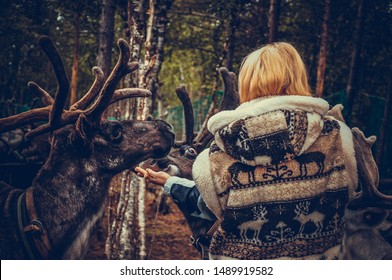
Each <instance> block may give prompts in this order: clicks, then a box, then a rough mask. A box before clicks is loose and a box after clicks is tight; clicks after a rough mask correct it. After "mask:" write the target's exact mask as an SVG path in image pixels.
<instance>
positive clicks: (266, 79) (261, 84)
mask: <svg viewBox="0 0 392 280" xmlns="http://www.w3.org/2000/svg"><path fill="white" fill-rule="evenodd" d="M238 85H239V94H240V101H241V103H243V102H246V101H249V100H252V99H255V98H258V97H263V96H274V95H306V96H310V95H311V92H310V87H309V83H308V75H307V72H306V69H305V65H304V63H303V61H302V59H301V57H300V56H299V54H298V52H297V50H296V49H295V48H294V47H293V46H292V45H290V44H288V43H272V44H268V45H266V46H264V47H262V48H260V49H258V50H256V51H254V52H252V53H251V54H249V55H248V56H247V57H246V58H245V59H244V60H243V62H242V65H241V70H240V73H239V77H238Z"/></svg>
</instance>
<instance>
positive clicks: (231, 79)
mask: <svg viewBox="0 0 392 280" xmlns="http://www.w3.org/2000/svg"><path fill="white" fill-rule="evenodd" d="M219 72H220V74H221V76H222V80H223V84H224V86H225V90H224V95H223V98H222V101H221V104H220V105H219V111H224V110H233V109H235V108H237V107H238V105H240V97H239V95H238V90H237V77H236V75H235V74H234V73H233V72H229V70H227V68H226V67H221V68H219Z"/></svg>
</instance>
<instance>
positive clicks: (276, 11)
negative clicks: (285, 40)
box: [268, 0, 280, 43]
mask: <svg viewBox="0 0 392 280" xmlns="http://www.w3.org/2000/svg"><path fill="white" fill-rule="evenodd" d="M279 17H280V0H271V2H270V9H269V16H268V29H269V32H268V43H273V42H276V41H277V39H278V29H279Z"/></svg>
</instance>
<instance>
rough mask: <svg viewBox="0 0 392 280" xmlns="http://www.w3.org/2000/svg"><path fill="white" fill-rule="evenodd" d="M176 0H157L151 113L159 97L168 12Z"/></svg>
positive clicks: (153, 43)
mask: <svg viewBox="0 0 392 280" xmlns="http://www.w3.org/2000/svg"><path fill="white" fill-rule="evenodd" d="M173 2H174V0H157V1H156V7H155V13H156V15H155V28H154V30H155V33H154V38H153V40H152V46H151V53H153V54H155V55H156V60H155V63H154V66H153V68H152V70H151V75H150V82H149V85H148V89H149V90H150V91H151V93H152V97H151V102H152V106H151V108H150V109H151V110H150V114H151V115H153V114H154V112H155V106H156V100H157V98H158V88H159V86H158V85H159V73H160V72H161V68H162V63H163V61H164V45H165V34H166V30H167V24H168V23H169V20H168V17H167V13H168V11H169V10H170V8H171V6H172V4H173Z"/></svg>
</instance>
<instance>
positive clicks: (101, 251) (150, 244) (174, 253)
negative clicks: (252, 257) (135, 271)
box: [86, 195, 200, 260]
mask: <svg viewBox="0 0 392 280" xmlns="http://www.w3.org/2000/svg"><path fill="white" fill-rule="evenodd" d="M166 202H167V205H168V206H169V213H167V214H162V213H160V212H158V213H157V211H156V208H157V206H156V203H155V201H154V196H151V195H146V206H145V215H146V217H145V219H146V248H147V259H149V260H197V259H200V256H199V253H198V251H197V250H196V249H195V248H194V247H193V246H192V244H191V242H190V236H191V231H190V229H189V227H188V225H187V223H186V221H185V218H184V216H183V215H182V213H181V212H180V210H179V209H178V207H177V206H176V205H175V204H174V203H173V202H172V201H171V200H170V199H166ZM106 238H107V224H106V219H105V217H104V218H103V219H102V220H101V222H100V224H99V227H97V229H96V230H95V232H94V235H93V237H92V240H91V243H90V250H89V252H88V253H87V256H86V259H96V260H99V259H101V260H102V259H107V257H106V255H105V242H106Z"/></svg>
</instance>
